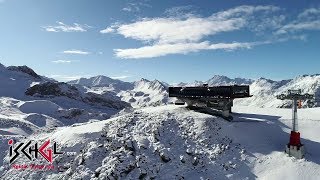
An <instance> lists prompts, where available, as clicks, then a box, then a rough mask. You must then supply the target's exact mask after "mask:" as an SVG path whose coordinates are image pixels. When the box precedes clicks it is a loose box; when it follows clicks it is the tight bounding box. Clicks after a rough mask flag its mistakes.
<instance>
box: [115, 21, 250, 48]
mask: <svg viewBox="0 0 320 180" xmlns="http://www.w3.org/2000/svg"><path fill="white" fill-rule="evenodd" d="M244 24H245V21H244V20H243V19H241V18H234V19H227V20H219V21H217V20H211V19H208V18H198V17H190V18H188V19H176V18H156V19H144V20H142V21H138V22H135V23H132V24H125V25H121V26H119V27H118V29H117V33H119V34H121V35H123V36H124V37H126V38H132V39H136V40H140V41H145V42H150V41H151V42H157V43H160V44H164V43H178V42H197V41H199V40H201V39H202V38H203V37H205V36H208V35H214V34H217V33H220V32H227V31H234V30H237V29H240V28H241V27H242V26H244Z"/></svg>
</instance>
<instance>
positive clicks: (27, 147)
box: [8, 139, 63, 164]
mask: <svg viewBox="0 0 320 180" xmlns="http://www.w3.org/2000/svg"><path fill="white" fill-rule="evenodd" d="M8 145H9V146H10V150H9V151H10V164H11V163H13V162H14V161H15V160H16V159H17V158H18V157H19V156H20V155H24V156H25V157H27V158H28V159H29V160H30V161H32V160H33V159H38V156H39V154H40V155H41V156H42V157H43V158H44V159H45V160H46V161H48V162H49V163H51V164H52V161H53V155H59V154H63V152H58V151H57V143H56V142H53V150H52V148H51V147H50V139H49V140H47V141H45V142H44V143H43V144H41V145H40V146H38V142H35V143H32V141H28V142H27V143H23V142H20V143H16V144H15V143H14V140H13V139H10V140H9V141H8Z"/></svg>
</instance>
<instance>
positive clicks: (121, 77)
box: [111, 75, 131, 79]
mask: <svg viewBox="0 0 320 180" xmlns="http://www.w3.org/2000/svg"><path fill="white" fill-rule="evenodd" d="M129 77H131V76H127V75H122V76H113V77H111V78H112V79H127V78H129Z"/></svg>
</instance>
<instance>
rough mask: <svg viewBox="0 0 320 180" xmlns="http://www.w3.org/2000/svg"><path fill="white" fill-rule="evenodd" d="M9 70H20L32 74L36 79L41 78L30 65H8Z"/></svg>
mask: <svg viewBox="0 0 320 180" xmlns="http://www.w3.org/2000/svg"><path fill="white" fill-rule="evenodd" d="M7 69H8V70H10V71H18V72H23V73H26V74H29V75H30V76H32V77H34V78H36V79H41V77H40V76H39V75H38V74H37V73H35V72H34V71H33V70H32V69H31V68H29V67H28V66H9V67H7Z"/></svg>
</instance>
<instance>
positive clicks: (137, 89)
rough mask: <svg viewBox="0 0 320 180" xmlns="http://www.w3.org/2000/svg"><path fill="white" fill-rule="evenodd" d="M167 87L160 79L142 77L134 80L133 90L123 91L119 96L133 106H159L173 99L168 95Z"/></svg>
mask: <svg viewBox="0 0 320 180" xmlns="http://www.w3.org/2000/svg"><path fill="white" fill-rule="evenodd" d="M167 89H168V87H167V86H166V85H165V84H164V83H162V82H160V81H158V80H153V81H149V80H147V79H141V80H140V81H136V82H134V88H133V89H132V90H126V91H121V92H119V93H118V96H119V97H121V99H122V100H123V101H126V102H129V103H131V105H132V106H133V107H146V106H158V105H163V104H167V103H169V102H171V101H172V99H170V98H169V97H168V90H167Z"/></svg>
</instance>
